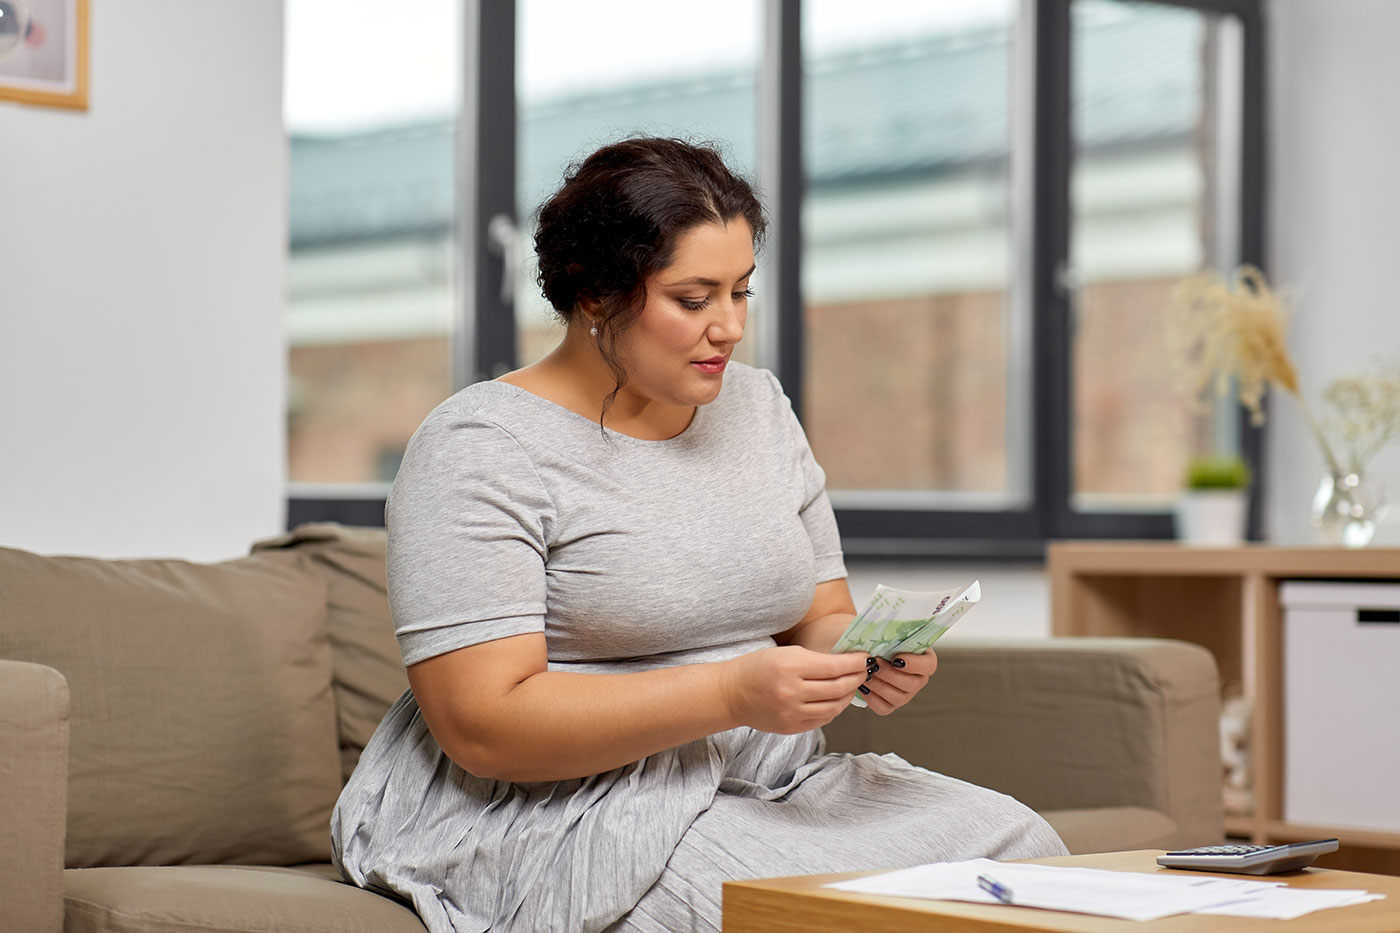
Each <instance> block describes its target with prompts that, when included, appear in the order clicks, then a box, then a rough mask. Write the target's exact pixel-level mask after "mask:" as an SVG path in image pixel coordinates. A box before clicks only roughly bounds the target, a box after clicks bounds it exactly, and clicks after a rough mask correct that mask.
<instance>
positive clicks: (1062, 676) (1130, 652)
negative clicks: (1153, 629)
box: [824, 638, 1223, 850]
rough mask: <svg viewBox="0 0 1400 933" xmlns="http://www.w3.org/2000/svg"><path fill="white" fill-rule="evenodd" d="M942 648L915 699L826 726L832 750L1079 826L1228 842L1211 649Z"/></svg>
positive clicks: (1159, 644) (1055, 642) (1067, 641)
mask: <svg viewBox="0 0 1400 933" xmlns="http://www.w3.org/2000/svg"><path fill="white" fill-rule="evenodd" d="M937 651H938V659H939V664H938V672H937V673H936V674H935V675H934V676H933V679H932V680H931V681H930V682H929V685H928V686H927V687H926V688H924V690H923V691H922V692H921V693H920V694H919V695H918V696H917V697H916V698H915V699H914V701H912V702H911V703H910V704H909V705H907V706H906V707H904V708H903V709H901V710H898V711H896V712H895V713H894V714H893V715H891V716H884V717H882V716H876V715H874V714H872V713H870V712H869V711H866V710H858V709H851V710H847V711H846V712H844V713H842V714H841V716H839V717H837V719H836V720H835V721H834V722H832V723H831V724H830V725H828V726H827V727H826V728H825V730H824V731H825V732H826V735H827V741H828V749H829V750H830V751H838V752H842V751H849V752H859V751H874V752H894V753H895V754H897V755H899V756H900V757H902V758H904V759H905V760H907V761H909V762H910V763H912V764H916V765H920V766H922V767H925V768H929V769H930V770H933V771H938V772H941V773H943V774H947V775H949V776H952V777H957V778H961V779H963V780H966V781H970V782H972V783H974V784H980V785H982V786H985V787H991V788H994V789H995V790H999V791H1002V792H1003V793H1007V794H1010V795H1012V796H1013V797H1016V798H1017V799H1018V800H1020V801H1021V802H1023V803H1025V804H1026V805H1028V806H1030V807H1031V808H1032V809H1034V810H1036V811H1037V812H1039V813H1041V814H1047V813H1051V812H1058V811H1069V812H1071V813H1072V814H1073V816H1072V820H1071V821H1072V822H1074V823H1077V824H1079V825H1082V817H1083V815H1084V813H1085V812H1086V811H1090V812H1092V811H1095V810H1101V811H1104V812H1105V813H1107V812H1108V810H1109V809H1114V810H1116V811H1117V812H1118V813H1119V814H1120V817H1119V819H1126V817H1123V816H1121V814H1136V815H1137V816H1139V817H1140V816H1142V815H1143V814H1160V815H1161V816H1163V817H1165V819H1160V818H1159V819H1158V830H1157V836H1156V838H1155V841H1157V842H1159V843H1160V844H1161V845H1162V846H1165V847H1170V846H1179V845H1186V844H1190V845H1203V844H1206V843H1208V842H1211V841H1218V840H1219V839H1220V838H1221V837H1222V835H1223V817H1222V812H1221V802H1220V786H1221V785H1220V773H1221V772H1220V767H1221V766H1220V740H1219V729H1220V721H1219V710H1220V693H1219V689H1220V688H1219V675H1218V673H1217V670H1216V666H1215V659H1214V657H1213V656H1212V655H1211V654H1210V652H1209V651H1207V650H1206V649H1205V648H1202V647H1200V646H1199V645H1194V644H1189V643H1187V642H1182V641H1171V640H1164V639H1148V638H1049V639H1038V640H1028V641H1024V640H1018V641H980V642H977V641H967V640H956V641H950V642H946V643H943V644H940V645H939V646H938V648H937ZM1051 822H1052V823H1056V820H1055V819H1054V818H1052V819H1051ZM1056 828H1057V829H1058V828H1060V827H1059V825H1058V824H1057V823H1056ZM1086 838H1088V837H1086ZM1100 838H1103V837H1100ZM1108 838H1109V839H1111V838H1112V836H1111V835H1110V836H1109V837H1108ZM1066 843H1067V844H1069V845H1070V847H1071V850H1074V849H1075V848H1076V847H1075V845H1074V843H1073V842H1072V841H1071V840H1070V839H1069V838H1068V836H1066Z"/></svg>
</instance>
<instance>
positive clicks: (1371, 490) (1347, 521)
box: [1312, 470, 1386, 547]
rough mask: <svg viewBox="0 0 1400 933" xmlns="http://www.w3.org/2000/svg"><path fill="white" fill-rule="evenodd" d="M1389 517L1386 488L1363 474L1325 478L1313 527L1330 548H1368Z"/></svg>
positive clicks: (1315, 501)
mask: <svg viewBox="0 0 1400 933" xmlns="http://www.w3.org/2000/svg"><path fill="white" fill-rule="evenodd" d="M1385 513H1386V499H1385V484H1384V483H1382V482H1381V481H1380V480H1378V479H1376V478H1375V477H1374V476H1370V475H1367V474H1366V473H1365V472H1364V471H1361V470H1353V471H1345V472H1339V473H1331V474H1328V475H1327V476H1324V477H1323V478H1322V482H1321V483H1319V484H1318V487H1317V495H1315V496H1314V497H1313V507H1312V523H1313V527H1314V528H1318V529H1320V530H1321V531H1322V537H1323V540H1325V541H1326V542H1327V543H1328V544H1340V545H1342V546H1343V547H1365V546H1366V545H1368V544H1370V543H1371V538H1372V537H1373V536H1374V535H1375V533H1376V524H1377V523H1378V522H1379V521H1380V520H1381V519H1382V518H1384V517H1385Z"/></svg>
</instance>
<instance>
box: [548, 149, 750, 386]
mask: <svg viewBox="0 0 1400 933" xmlns="http://www.w3.org/2000/svg"><path fill="white" fill-rule="evenodd" d="M737 217H742V218H743V219H744V220H745V221H747V222H748V225H749V229H750V230H752V231H753V238H754V249H758V248H760V247H761V246H762V243H763V236H764V233H765V231H766V229H767V221H766V219H765V217H764V214H763V207H762V205H760V204H759V201H758V197H757V196H756V195H755V194H754V190H753V187H752V186H751V185H750V184H749V183H748V182H747V181H745V180H744V179H743V178H741V177H739V176H738V175H736V174H735V173H734V172H732V171H730V170H729V168H727V167H726V166H725V164H724V160H723V158H722V157H721V156H720V153H719V151H718V149H717V148H716V147H714V146H713V145H706V144H693V143H688V142H685V141H683V140H680V139H665V138H659V137H653V136H637V137H633V138H630V139H624V140H622V141H620V142H616V143H612V144H610V145H607V146H604V147H603V148H601V149H599V150H598V151H596V152H594V153H593V154H592V155H590V156H588V157H587V158H586V159H584V160H583V161H582V162H578V163H576V164H574V165H573V166H571V167H570V169H569V171H568V173H567V174H566V175H565V176H564V183H563V185H562V186H560V188H559V190H558V191H556V192H555V193H554V195H553V196H552V197H550V198H549V200H547V201H545V202H544V204H543V205H541V207H540V209H539V212H538V214H537V217H536V226H535V255H536V257H537V258H538V260H539V278H538V281H539V285H540V289H541V290H542V291H543V292H544V296H545V298H546V299H548V300H549V303H550V304H551V305H552V306H553V307H554V310H555V312H556V313H558V314H559V316H560V317H561V318H563V319H564V320H565V321H566V322H567V321H570V320H572V319H573V317H574V316H575V315H576V314H577V313H579V306H580V304H581V303H583V302H594V303H596V305H597V307H598V309H599V311H598V314H597V317H596V318H595V322H594V323H596V325H597V327H598V348H599V351H600V352H601V353H602V354H603V359H604V360H605V361H606V362H607V364H608V367H609V368H610V369H611V370H612V373H613V377H614V379H615V380H616V382H617V384H616V386H614V388H613V391H612V393H611V394H610V395H609V396H608V397H607V400H606V401H605V402H604V405H603V408H604V412H606V410H607V407H608V406H609V405H610V404H611V403H612V400H613V399H614V398H615V397H616V396H617V393H618V390H620V389H621V388H622V386H623V385H624V384H625V383H626V381H627V373H626V370H625V369H624V368H623V366H622V364H621V361H620V360H619V359H618V357H617V353H616V342H617V338H618V335H619V334H621V333H622V332H623V331H625V330H626V329H627V328H628V327H629V326H630V325H631V324H632V323H633V322H634V321H635V320H636V319H637V316H638V315H639V314H641V311H642V307H643V306H644V305H645V304H646V280H647V279H648V278H649V277H651V276H652V275H654V274H655V273H657V272H659V271H660V270H662V269H664V268H666V267H667V266H669V265H670V264H671V262H672V260H673V259H674V253H675V246H676V240H677V239H678V238H679V237H680V236H681V234H683V233H685V232H686V231H688V230H691V229H692V228H694V227H697V226H699V225H701V224H707V223H718V224H727V223H728V222H729V221H731V220H733V219H735V218H737Z"/></svg>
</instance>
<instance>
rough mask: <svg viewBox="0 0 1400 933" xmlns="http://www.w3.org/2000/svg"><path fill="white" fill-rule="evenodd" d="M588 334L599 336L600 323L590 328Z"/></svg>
mask: <svg viewBox="0 0 1400 933" xmlns="http://www.w3.org/2000/svg"><path fill="white" fill-rule="evenodd" d="M588 335H589V336H590V337H596V336H598V325H597V324H594V325H593V326H592V327H590V328H588Z"/></svg>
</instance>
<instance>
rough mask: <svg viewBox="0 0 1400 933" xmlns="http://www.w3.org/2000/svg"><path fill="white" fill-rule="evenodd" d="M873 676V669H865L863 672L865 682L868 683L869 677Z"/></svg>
mask: <svg viewBox="0 0 1400 933" xmlns="http://www.w3.org/2000/svg"><path fill="white" fill-rule="evenodd" d="M874 676H875V672H874V671H866V672H865V682H866V683H870V681H871V679H873V678H874Z"/></svg>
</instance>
